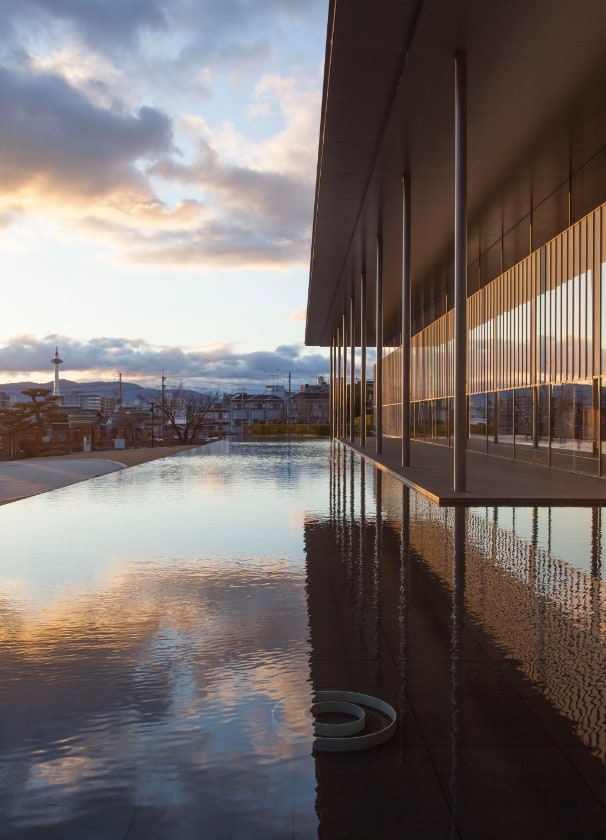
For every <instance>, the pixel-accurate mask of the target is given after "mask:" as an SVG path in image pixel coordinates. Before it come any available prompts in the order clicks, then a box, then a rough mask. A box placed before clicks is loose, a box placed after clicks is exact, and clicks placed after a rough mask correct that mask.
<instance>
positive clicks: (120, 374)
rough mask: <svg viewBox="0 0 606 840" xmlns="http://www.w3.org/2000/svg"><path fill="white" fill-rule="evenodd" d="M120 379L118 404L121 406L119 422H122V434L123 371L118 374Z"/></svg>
mask: <svg viewBox="0 0 606 840" xmlns="http://www.w3.org/2000/svg"><path fill="white" fill-rule="evenodd" d="M118 380H119V383H120V384H119V387H118V404H119V406H120V408H119V410H118V422H119V423H120V434H122V372H120V373H119V374H118Z"/></svg>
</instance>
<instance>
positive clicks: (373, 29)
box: [306, 0, 606, 346]
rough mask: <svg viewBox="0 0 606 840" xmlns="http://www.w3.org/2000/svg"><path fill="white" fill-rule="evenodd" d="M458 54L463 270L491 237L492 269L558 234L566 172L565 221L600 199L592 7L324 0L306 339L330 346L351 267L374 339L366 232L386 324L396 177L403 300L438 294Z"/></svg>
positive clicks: (527, 0) (599, 9)
mask: <svg viewBox="0 0 606 840" xmlns="http://www.w3.org/2000/svg"><path fill="white" fill-rule="evenodd" d="M459 50H464V51H465V52H466V53H467V68H468V69H467V73H468V219H469V223H468V234H469V236H468V257H469V263H470V265H471V264H472V263H473V262H474V261H476V262H477V261H478V255H479V254H480V253H482V254H488V253H489V252H490V250H491V248H493V249H494V248H498V249H499V252H500V251H501V244H500V243H501V238H502V234H503V233H505V234H507V233H508V232H513V233H512V234H511V235H510V236H509V239H508V241H509V243H510V247H508V250H507V253H506V254H505V255H504V260H505V263H506V264H504V265H503V268H507V267H509V264H513V262H517V261H518V260H519V259H521V258H522V257H523V256H525V255H526V254H527V253H529V250H530V247H531V244H532V247H533V248H536V247H538V246H539V245H541V244H544V242H546V241H548V240H549V239H550V238H551V237H552V236H554V235H555V233H557V232H559V231H560V230H562V229H563V228H564V227H566V226H567V225H568V221H569V207H568V184H569V183H570V179H571V177H572V176H574V174H575V173H579V174H578V177H577V176H575V178H574V180H573V183H574V189H573V191H572V194H571V196H570V218H571V220H572V221H574V220H575V219H577V218H580V217H581V216H583V215H584V214H585V213H587V212H589V210H591V209H593V208H594V207H596V206H597V205H599V204H600V203H601V202H603V201H604V200H606V163H605V161H604V158H606V155H604V154H600V152H602V151H603V150H604V149H605V148H606V84H605V81H604V80H605V79H606V3H604V2H603V0H602V1H601V2H596V1H594V0H576V2H574V3H573V2H571V0H510V2H503V0H499V2H497V0H474V1H473V2H467V3H464V2H456V0H453V2H447V0H439V1H436V2H411V0H408V1H407V0H378V1H377V2H376V3H353V2H344V1H343V0H331V3H330V8H329V17H328V34H327V48H326V65H325V80H324V94H323V102H322V117H321V129H320V142H319V155H318V175H317V186H316V202H315V208H314V222H313V239H312V253H311V266H310V282H309V297H308V309H307V326H306V343H307V344H309V345H321V346H328V345H330V343H331V340H332V338H333V336H334V335H335V331H336V327H337V325H338V324H339V323H340V319H341V318H342V315H343V313H344V312H346V311H348V307H349V298H350V296H351V295H352V293H353V295H354V299H355V301H356V308H357V306H358V298H359V277H360V274H361V272H362V271H363V270H365V271H366V273H367V284H368V306H367V324H368V333H367V336H368V341H369V343H372V342H373V341H374V317H375V316H374V278H375V262H376V237H377V234H379V233H380V234H381V235H382V237H383V243H384V275H385V281H384V291H383V295H384V298H383V305H384V321H385V326H386V330H387V332H389V329H390V327H391V328H392V329H393V331H394V333H396V332H397V330H398V329H399V323H400V322H399V312H400V307H401V282H400V277H401V259H402V256H401V224H402V206H401V202H402V198H401V195H402V192H401V178H402V175H403V173H404V172H407V173H410V179H411V181H410V182H411V186H412V206H411V218H412V223H411V232H412V254H411V273H412V283H413V296H416V299H417V300H422V293H421V291H422V288H423V287H426V288H429V287H430V286H431V285H432V284H433V285H435V284H438V286H439V285H440V284H442V286H444V284H446V285H447V283H448V277H449V275H450V274H451V273H452V262H453V256H452V254H453V241H454V122H453V120H454V55H455V53H456V52H457V51H459ZM531 207H532V208H533V213H532V243H531V240H530V233H529V231H530V218H531ZM511 243H513V247H511ZM496 273H498V272H496ZM494 276H496V274H495V275H494ZM489 279H492V277H490V278H489ZM482 282H486V278H485V277H483V278H482ZM471 290H473V289H471ZM357 343H359V341H358V342H357Z"/></svg>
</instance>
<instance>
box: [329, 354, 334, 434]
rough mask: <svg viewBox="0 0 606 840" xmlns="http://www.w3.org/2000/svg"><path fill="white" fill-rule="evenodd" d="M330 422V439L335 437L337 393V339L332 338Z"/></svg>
mask: <svg viewBox="0 0 606 840" xmlns="http://www.w3.org/2000/svg"><path fill="white" fill-rule="evenodd" d="M328 382H329V385H328V422H329V423H330V439H331V440H334V437H335V423H334V420H335V418H334V405H333V402H334V393H335V340H334V338H331V340H330V376H329V379H328Z"/></svg>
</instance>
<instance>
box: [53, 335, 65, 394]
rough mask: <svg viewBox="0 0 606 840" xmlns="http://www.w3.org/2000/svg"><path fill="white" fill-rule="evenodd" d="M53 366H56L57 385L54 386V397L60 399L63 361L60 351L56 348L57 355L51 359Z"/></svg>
mask: <svg viewBox="0 0 606 840" xmlns="http://www.w3.org/2000/svg"><path fill="white" fill-rule="evenodd" d="M51 362H52V364H53V365H54V366H55V384H54V385H53V397H60V396H61V391H60V390H59V365H62V364H63V359H60V358H59V349H58V348H57V347H55V355H54V356H53V358H52V359H51Z"/></svg>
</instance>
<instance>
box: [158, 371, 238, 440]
mask: <svg viewBox="0 0 606 840" xmlns="http://www.w3.org/2000/svg"><path fill="white" fill-rule="evenodd" d="M220 397H221V394H220V392H219V391H213V392H206V393H200V392H199V391H192V390H190V389H189V388H184V387H183V383H181V384H180V385H175V386H173V387H172V388H165V389H164V391H163V393H162V392H160V391H158V392H157V395H156V396H155V397H154V399H153V401H152V400H147V402H148V403H149V404H150V405H151V403H152V402H153V403H154V405H155V406H156V407H157V408H161V410H162V412H163V415H164V417H163V420H164V424H165V425H168V426H170V428H171V429H172V431H173V433H174V434H175V435H176V436H177V438H178V440H179V443H183V444H187V443H192V442H193V441H194V440H195V438H196V436H197V434H198V432H199V431H200V429H202V427H203V426H204V425H205V423H207V422H208V421H209V418H210V417H211V416H212V411H213V408H214V405H215V403H216V402H217V400H218V399H220Z"/></svg>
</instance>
